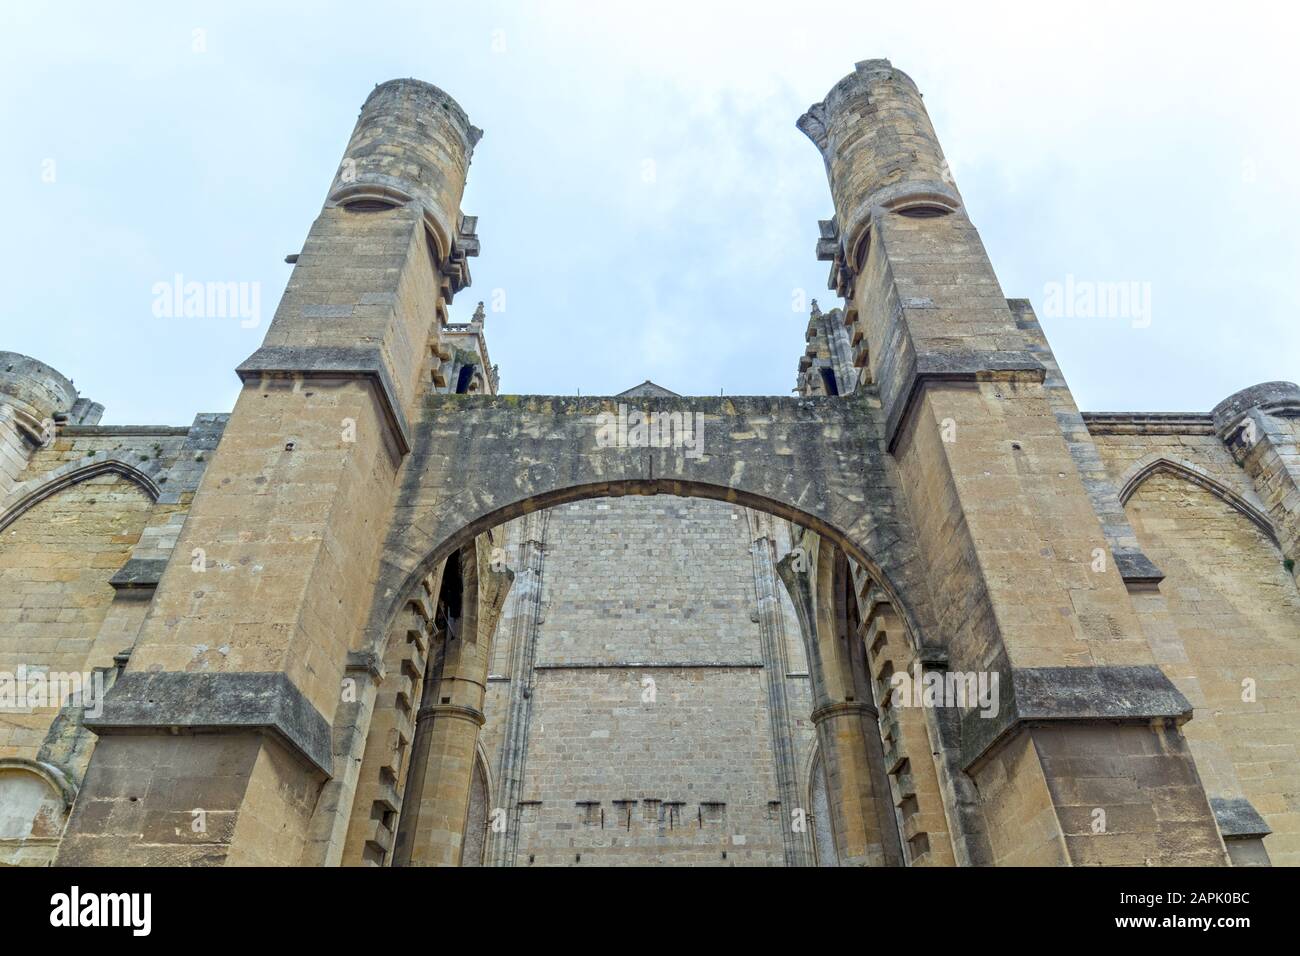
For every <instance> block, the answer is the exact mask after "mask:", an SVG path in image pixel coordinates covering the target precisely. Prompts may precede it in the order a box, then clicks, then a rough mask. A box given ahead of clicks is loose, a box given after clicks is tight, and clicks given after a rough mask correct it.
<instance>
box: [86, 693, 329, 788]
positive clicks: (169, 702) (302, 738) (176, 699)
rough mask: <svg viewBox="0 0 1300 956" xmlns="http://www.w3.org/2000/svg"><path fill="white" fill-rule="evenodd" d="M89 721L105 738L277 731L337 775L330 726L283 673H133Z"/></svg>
mask: <svg viewBox="0 0 1300 956" xmlns="http://www.w3.org/2000/svg"><path fill="white" fill-rule="evenodd" d="M85 725H86V726H87V727H89V728H90V729H91V730H93V731H94V732H95V733H97V734H99V735H100V736H105V735H108V734H122V733H132V732H137V733H138V732H140V731H142V730H149V729H153V730H174V729H180V730H188V731H195V732H204V731H207V732H220V731H232V730H256V731H262V732H265V733H270V734H273V735H274V736H275V737H277V738H278V739H279V740H280V741H281V742H282V743H283V744H285V745H286V746H287V747H288V748H289V749H290V750H292V751H293V752H294V753H296V754H298V755H299V756H301V757H302V758H303V759H305V760H306V761H307V762H308V763H310V764H311V765H312V766H314V767H315V768H316V769H317V770H319V771H320V772H321V773H323V774H325V776H326V777H331V776H333V771H332V765H333V760H332V758H331V755H330V725H329V722H328V721H326V720H325V718H324V717H323V716H321V713H320V711H318V710H317V709H316V708H315V707H314V706H312V704H311V702H310V701H309V700H307V698H306V697H304V696H303V694H302V691H300V690H298V688H297V687H295V686H294V684H293V682H292V681H291V680H289V678H288V677H287V676H286V675H284V674H281V673H264V672H259V673H226V674H220V673H218V674H183V673H177V672H168V671H162V672H154V673H147V672H140V671H135V672H127V673H125V674H123V675H122V676H121V677H119V678H118V679H117V681H116V683H114V685H113V688H112V690H111V691H110V692H109V693H108V694H106V695H105V697H104V707H103V713H102V714H101V715H100V716H99V717H87V718H86V720H85Z"/></svg>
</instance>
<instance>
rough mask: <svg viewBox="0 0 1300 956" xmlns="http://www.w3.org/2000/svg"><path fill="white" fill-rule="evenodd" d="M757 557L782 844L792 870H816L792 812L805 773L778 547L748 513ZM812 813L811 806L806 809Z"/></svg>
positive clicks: (767, 523) (762, 521) (763, 518)
mask: <svg viewBox="0 0 1300 956" xmlns="http://www.w3.org/2000/svg"><path fill="white" fill-rule="evenodd" d="M745 517H746V518H747V519H748V521H749V530H750V538H751V540H752V541H753V546H752V547H751V548H750V553H751V554H752V555H753V559H754V591H755V596H756V598H757V602H758V614H757V615H756V616H757V618H758V633H759V643H760V647H761V649H762V654H763V669H764V670H765V671H766V672H767V713H768V719H769V720H770V721H771V724H772V759H773V763H774V765H775V770H776V782H777V788H778V791H779V792H780V796H781V841H782V845H783V846H784V848H785V863H786V866H811V865H812V860H811V857H810V855H809V849H810V848H809V846H808V839H807V836H806V835H805V836H803V837H801V836H800V835H799V834H796V833H795V832H794V826H793V819H792V817H791V815H790V814H791V811H792V810H794V809H795V808H797V807H799V805H800V802H801V801H800V800H799V772H798V766H797V760H796V758H795V753H794V740H793V738H792V736H791V732H790V705H789V701H788V700H787V698H786V693H785V675H786V671H787V667H786V659H785V623H784V621H783V620H782V614H781V603H780V600H779V598H778V596H777V592H776V567H775V562H774V561H773V560H772V556H773V548H774V543H773V541H772V537H771V521H772V519H771V518H770V517H768V516H767V515H763V514H759V513H758V512H755V511H753V510H752V509H750V508H746V509H745ZM803 809H805V810H807V808H806V807H805V808H803Z"/></svg>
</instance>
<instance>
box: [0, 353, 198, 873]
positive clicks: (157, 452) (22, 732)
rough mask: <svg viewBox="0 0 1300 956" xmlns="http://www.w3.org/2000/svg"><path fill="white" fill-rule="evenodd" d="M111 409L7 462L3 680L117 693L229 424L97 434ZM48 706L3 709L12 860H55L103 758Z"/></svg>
mask: <svg viewBox="0 0 1300 956" xmlns="http://www.w3.org/2000/svg"><path fill="white" fill-rule="evenodd" d="M29 365H37V366H39V363H34V362H33V361H32V360H27V362H26V363H25V364H23V365H22V368H27V367H28V366H29ZM40 367H41V368H46V367H45V366H40ZM52 375H57V373H54V372H53V371H52V370H48V372H47V373H46V376H45V377H46V378H49V377H50V376H52ZM22 384H23V383H21V382H14V381H9V382H8V385H9V386H10V387H9V388H7V389H6V390H3V395H0V398H2V399H4V400H6V401H9V400H12V399H13V395H14V394H15V392H17V393H19V394H20V396H21V394H25V392H24V390H23V389H22V388H21V387H19V386H21V385H22ZM28 391H30V389H28ZM71 395H72V396H73V397H75V392H73V393H71ZM70 400H71V399H70ZM64 405H67V402H64ZM88 406H93V407H90V408H88ZM5 407H6V408H9V409H10V411H12V410H13V407H16V406H8V405H6V406H5ZM99 411H102V409H101V408H99V406H94V405H93V403H87V402H86V401H85V400H84V399H75V401H73V404H72V405H71V406H70V407H69V408H68V409H67V410H66V411H65V412H59V418H58V420H57V422H54V427H53V429H52V431H51V432H49V433H48V434H47V435H46V436H44V437H45V438H46V439H47V440H44V441H41V442H33V441H31V440H30V438H27V439H25V441H26V445H25V448H24V454H23V456H22V457H21V458H15V457H14V456H12V455H11V456H8V457H7V458H6V472H5V475H6V480H5V483H4V487H3V488H2V489H0V491H3V494H0V673H2V674H5V675H11V677H12V679H15V680H16V679H17V678H18V675H20V674H22V675H26V676H27V677H28V678H30V676H31V675H32V674H34V673H44V674H46V675H50V674H77V675H86V674H91V673H93V672H95V671H97V670H98V671H100V672H101V674H102V676H103V680H104V681H105V686H107V685H108V684H110V683H111V680H112V677H113V675H114V674H115V669H114V667H115V665H114V658H115V657H116V656H117V655H122V654H126V653H129V652H130V651H131V649H132V647H133V645H134V643H135V639H136V635H137V634H138V632H139V629H140V625H141V623H142V622H143V620H144V616H145V614H146V612H147V611H148V608H149V603H150V599H151V597H152V593H153V584H154V583H155V582H156V580H157V575H158V574H159V573H161V568H162V566H163V565H165V563H166V561H167V560H168V559H169V558H170V555H171V552H172V549H173V547H174V545H175V542H176V538H177V535H178V534H179V530H180V527H181V525H182V524H183V523H184V520H185V515H186V512H187V510H188V507H189V502H190V500H191V499H192V497H193V492H194V487H195V486H196V484H197V477H198V476H199V475H200V474H201V473H202V470H203V468H204V467H205V464H206V455H207V453H208V452H209V451H210V449H211V447H213V446H214V445H215V442H216V440H217V439H218V438H219V436H220V431H221V426H222V425H223V424H224V416H220V415H204V416H199V418H198V419H196V422H195V424H194V425H193V426H191V427H188V428H185V427H167V426H100V425H94V424H85V423H84V422H86V421H88V420H93V419H95V418H97V417H98V412H99ZM74 416H75V420H74ZM51 421H52V422H53V420H51ZM77 421H80V422H81V423H77ZM20 466H21V467H20ZM47 703H48V706H34V705H29V706H18V707H10V706H4V705H0V770H2V771H3V772H0V814H3V815H4V821H5V822H4V824H3V826H0V862H10V863H18V864H22V865H41V864H44V863H47V862H48V861H49V859H50V858H51V857H52V855H53V853H54V851H55V849H56V848H57V846H58V843H59V837H60V834H61V831H62V827H63V824H64V822H65V820H66V818H67V813H68V811H69V809H70V806H71V804H72V802H73V801H74V800H75V797H76V793H77V790H78V787H79V785H80V783H81V780H82V776H83V774H84V772H85V767H86V763H87V761H88V760H89V757H90V754H91V752H92V751H93V749H94V745H95V740H96V738H95V736H94V735H93V734H91V733H90V732H89V731H87V730H86V729H85V728H84V727H83V726H82V724H81V715H80V712H79V711H78V710H77V709H76V708H69V707H66V706H62V704H63V702H62V701H61V700H52V701H48V702H47Z"/></svg>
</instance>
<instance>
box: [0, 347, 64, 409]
mask: <svg viewBox="0 0 1300 956" xmlns="http://www.w3.org/2000/svg"><path fill="white" fill-rule="evenodd" d="M76 401H77V390H76V388H74V387H73V385H72V382H70V381H69V380H68V379H67V378H65V377H64V376H63V375H61V374H60V373H59V372H58V371H57V370H56V369H53V368H51V367H50V366H48V365H46V364H45V363H44V362H39V361H37V360H36V359H34V358H29V357H28V356H26V355H20V354H19V353H17V352H0V404H3V405H10V406H12V407H13V408H14V409H16V410H17V411H19V412H22V413H23V414H24V415H26V416H28V417H30V418H31V419H33V420H35V421H37V422H40V421H43V420H45V419H53V418H54V416H55V415H57V414H61V413H65V412H68V411H70V410H71V409H72V406H73V405H74V404H75V403H76Z"/></svg>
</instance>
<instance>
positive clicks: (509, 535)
mask: <svg viewBox="0 0 1300 956" xmlns="http://www.w3.org/2000/svg"><path fill="white" fill-rule="evenodd" d="M799 127H800V129H802V130H803V131H804V132H805V133H806V134H807V135H808V136H809V138H810V139H811V140H812V142H813V144H814V145H815V147H816V148H817V149H818V150H819V152H820V153H821V155H822V157H823V159H824V161H825V166H826V173H827V178H828V182H829V186H830V195H831V199H832V202H833V207H834V215H833V216H832V217H831V218H830V219H828V220H826V221H824V222H822V223H821V224H820V225H821V239H820V241H819V242H818V245H817V255H818V256H819V258H821V259H823V260H825V261H826V262H828V263H829V264H830V280H829V285H830V289H831V291H832V293H833V294H834V295H835V296H836V297H837V298H838V299H839V300H840V304H839V305H838V306H837V307H835V308H832V309H830V310H828V311H825V312H823V311H822V310H821V309H820V308H819V307H818V306H817V304H816V303H814V304H813V307H812V311H811V314H810V316H809V319H808V324H807V328H806V334H805V341H806V343H807V346H806V349H805V351H804V353H803V354H802V355H800V356H797V357H795V356H792V364H795V365H796V368H795V382H796V392H797V395H795V396H793V397H764V396H742V397H732V398H728V397H691V396H683V395H678V394H676V393H674V392H672V391H670V390H669V389H666V388H663V387H661V386H659V385H656V384H654V383H651V382H646V383H643V384H642V385H639V386H635V387H633V388H630V389H628V390H627V391H626V392H624V393H622V394H620V395H615V396H608V397H581V398H579V397H574V396H536V395H509V394H503V393H501V391H500V388H499V379H498V374H497V369H496V366H494V365H493V364H492V362H491V359H490V356H489V352H488V345H487V337H486V336H487V331H486V329H485V316H484V312H483V309H482V308H481V306H480V308H479V310H478V311H477V312H476V313H475V315H474V317H473V318H472V319H471V320H470V321H469V322H466V323H453V322H450V321H449V319H448V306H449V304H450V303H451V302H452V300H453V298H454V296H455V295H457V294H459V293H462V292H463V291H464V290H465V289H466V288H467V287H468V286H469V285H470V283H471V277H470V267H469V260H470V259H471V258H472V257H474V256H475V255H477V253H478V244H479V239H478V236H477V221H476V219H475V218H474V217H472V216H467V215H465V214H463V212H462V211H461V209H460V202H461V198H462V193H463V190H464V186H465V181H466V177H467V174H468V170H469V165H470V159H471V156H472V154H473V152H474V149H475V147H476V145H477V143H478V141H479V138H480V136H481V131H480V130H478V129H477V128H476V127H474V126H473V125H472V124H471V122H470V121H469V118H468V117H467V116H466V114H465V113H464V111H463V110H462V109H461V108H460V107H459V106H458V105H457V104H456V102H455V101H454V100H453V99H452V98H451V97H450V96H448V95H447V94H446V93H445V92H443V91H442V90H440V89H438V88H437V87H434V86H432V85H430V84H427V83H423V82H420V81H416V80H394V81H390V82H388V83H384V84H381V85H379V86H377V87H376V88H375V90H374V91H373V92H372V93H371V94H370V96H369V97H368V98H367V100H366V101H365V104H364V105H363V107H362V110H361V115H360V118H359V120H358V122H357V125H356V128H355V130H354V132H353V134H352V137H351V140H350V141H349V143H348V147H347V150H346V152H345V155H344V157H343V161H342V162H341V164H340V167H339V171H338V174H337V175H336V177H335V179H334V181H333V183H332V184H331V185H330V187H329V191H328V193H327V197H326V200H325V203H324V205H323V208H322V210H321V213H320V215H319V217H318V218H317V219H316V221H315V222H314V223H313V224H312V227H311V229H310V231H309V233H308V235H307V239H306V241H305V243H304V245H303V248H302V250H301V252H300V253H298V254H297V255H296V256H291V257H290V259H291V261H292V262H293V264H294V271H293V274H292V277H291V278H290V281H289V283H288V287H287V288H286V291H285V293H284V297H283V299H282V300H281V302H280V304H279V307H278V309H277V310H276V313H275V317H274V320H273V322H272V324H271V326H270V328H269V330H268V332H267V335H266V338H265V340H264V341H263V343H262V346H261V348H259V349H258V350H257V351H256V352H255V353H254V354H253V355H251V356H250V357H249V358H248V359H247V360H246V361H245V362H244V363H243V364H241V365H240V366H239V368H238V369H237V370H236V371H237V373H238V375H239V377H240V380H241V381H242V390H241V393H240V395H239V398H238V400H237V402H236V404H235V407H234V409H233V410H231V411H230V412H228V413H226V412H222V413H210V414H201V415H199V416H197V417H196V418H195V420H194V422H193V423H192V424H191V425H190V426H188V427H180V428H173V427H161V426H149V425H139V426H120V425H118V426H110V425H101V424H100V418H101V416H102V413H103V408H102V407H101V406H100V405H98V404H97V403H95V402H94V401H93V400H92V399H91V397H89V396H83V395H81V394H80V393H79V392H78V390H77V389H76V387H75V386H74V385H73V383H72V382H71V381H70V380H69V379H68V378H67V377H65V374H64V373H67V372H75V371H76V370H75V369H64V370H56V369H53V368H51V367H50V366H48V365H45V364H44V363H42V362H40V361H38V360H36V359H34V358H30V357H27V356H24V355H19V354H17V353H13V352H0V864H4V865H35V866H40V865H48V864H50V863H57V864H63V865H107V864H123V865H165V866H170V865H177V866H179V865H250V864H272V865H302V866H340V865H341V866H458V865H459V866H574V865H577V866H581V865H694V866H733V865H734V866H745V865H757V866H772V865H789V866H987V865H1044V866H1047V865H1191V864H1205V865H1239V866H1244V865H1268V864H1270V863H1272V864H1279V865H1294V864H1296V863H1300V754H1298V753H1297V747H1298V746H1300V745H1298V744H1297V741H1298V740H1300V590H1298V588H1297V569H1296V561H1297V559H1298V558H1300V451H1298V450H1297V449H1298V448H1300V387H1297V386H1296V385H1294V384H1291V383H1288V382H1271V383H1264V384H1261V385H1255V386H1253V387H1249V388H1245V389H1244V390H1242V391H1240V392H1237V393H1236V394H1234V395H1231V396H1229V397H1227V398H1225V399H1224V400H1223V401H1222V402H1220V403H1219V404H1218V405H1217V406H1215V407H1214V408H1213V409H1211V410H1207V411H1203V412H1194V413H1167V412H1151V413H1141V412H1136V413H1122V414H1121V413H1104V414H1090V413H1087V412H1082V411H1080V410H1079V409H1078V407H1077V406H1076V404H1075V401H1074V398H1073V396H1072V394H1071V391H1070V389H1069V386H1068V385H1067V383H1066V382H1065V380H1064V378H1063V376H1062V375H1061V372H1060V368H1059V367H1058V365H1057V362H1056V359H1055V356H1054V355H1053V352H1052V350H1051V347H1050V345H1049V344H1048V342H1047V339H1046V337H1045V335H1044V334H1043V330H1042V328H1041V326H1040V324H1039V322H1038V319H1037V318H1036V316H1035V314H1034V310H1033V307H1032V306H1031V304H1030V303H1029V301H1028V300H1025V299H1009V298H1007V297H1006V295H1005V294H1004V292H1003V291H1002V289H1001V287H1000V285H999V283H998V280H997V277H996V275H995V274H994V272H993V268H992V265H991V264H990V262H989V260H988V257H987V255H986V253H985V250H984V247H983V245H982V243H981V241H980V239H979V236H978V234H977V232H976V231H975V229H974V227H973V225H972V224H971V222H970V220H969V218H968V217H967V214H966V209H965V205H964V202H963V200H962V197H961V194H960V192H959V191H958V189H957V187H956V184H955V183H954V181H953V177H952V175H951V173H950V171H949V169H948V166H947V163H946V162H945V161H944V159H943V153H942V151H941V149H940V146H939V143H938V140H937V137H936V136H935V133H934V130H933V128H932V126H931V124H930V121H929V118H928V116H927V114H926V111H925V108H924V106H923V105H922V101H921V96H920V93H919V91H918V90H917V88H916V86H915V84H914V83H913V82H912V80H911V79H910V78H909V77H908V76H907V75H906V74H904V73H902V72H901V71H899V70H897V69H895V68H894V67H893V66H892V65H891V64H890V63H889V62H888V61H887V60H867V61H863V62H862V63H859V64H857V66H856V68H855V69H854V70H853V72H851V73H850V74H849V75H848V76H846V77H845V78H844V79H842V80H841V81H840V82H839V83H837V84H836V85H835V86H834V87H833V88H832V89H831V91H830V93H829V94H828V95H827V97H826V99H825V100H824V101H823V102H821V103H818V104H816V105H814V106H813V107H811V108H810V109H809V110H808V112H807V113H805V114H804V116H802V117H801V118H800V119H799Z"/></svg>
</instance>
